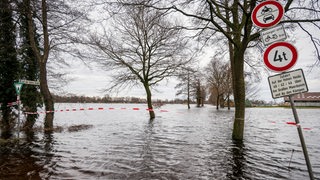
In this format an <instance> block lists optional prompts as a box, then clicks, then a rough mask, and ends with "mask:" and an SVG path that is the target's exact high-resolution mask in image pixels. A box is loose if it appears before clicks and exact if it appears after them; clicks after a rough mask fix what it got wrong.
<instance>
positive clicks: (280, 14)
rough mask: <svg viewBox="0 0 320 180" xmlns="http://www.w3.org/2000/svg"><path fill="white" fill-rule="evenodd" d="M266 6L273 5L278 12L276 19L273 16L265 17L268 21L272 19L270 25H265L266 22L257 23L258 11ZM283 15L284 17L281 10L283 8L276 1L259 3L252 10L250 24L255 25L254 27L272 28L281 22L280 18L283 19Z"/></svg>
mask: <svg viewBox="0 0 320 180" xmlns="http://www.w3.org/2000/svg"><path fill="white" fill-rule="evenodd" d="M267 5H274V6H276V8H277V9H278V11H279V14H278V16H277V17H274V16H272V15H271V17H270V16H269V17H268V16H266V18H268V19H269V18H270V19H272V20H273V21H271V22H270V23H266V22H264V23H263V22H261V21H259V19H258V15H257V14H258V11H259V10H260V9H261V8H265V7H266V6H267ZM283 15H284V9H283V6H282V5H281V4H280V3H279V2H277V1H265V2H262V3H260V4H258V5H257V6H256V7H255V8H254V9H253V11H252V14H251V19H252V22H253V23H254V24H255V25H256V26H258V27H260V28H268V27H271V26H274V25H276V24H278V23H279V22H280V21H281V19H282V17H283Z"/></svg>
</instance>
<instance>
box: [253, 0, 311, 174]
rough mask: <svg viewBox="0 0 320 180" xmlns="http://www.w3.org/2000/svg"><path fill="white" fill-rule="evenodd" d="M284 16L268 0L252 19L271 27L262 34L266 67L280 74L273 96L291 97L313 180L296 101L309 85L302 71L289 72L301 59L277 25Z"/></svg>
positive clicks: (272, 79) (277, 5) (276, 4)
mask: <svg viewBox="0 0 320 180" xmlns="http://www.w3.org/2000/svg"><path fill="white" fill-rule="evenodd" d="M283 16H284V8H283V6H282V5H281V3H279V2H278V1H272V0H268V1H264V2H262V3H260V4H258V5H257V6H256V7H255V8H254V9H253V11H252V14H251V20H252V22H253V24H254V25H255V26H257V27H259V28H269V29H267V30H264V31H262V32H261V33H260V36H261V39H262V42H263V44H264V45H265V46H268V45H270V44H271V45H270V46H269V47H267V49H266V51H265V52H264V55H263V61H264V63H265V65H266V66H267V67H268V68H269V69H270V70H271V71H275V72H280V73H281V74H277V75H274V76H270V77H269V78H268V81H269V86H270V90H271V94H272V97H273V98H274V99H276V98H280V97H285V96H288V97H289V99H290V104H291V108H292V112H293V116H294V119H295V121H296V126H297V130H298V134H299V138H300V142H301V146H302V150H303V154H304V157H305V160H306V164H307V167H308V173H309V177H310V179H312V180H313V179H314V176H313V172H312V167H311V163H310V159H309V156H308V151H307V147H306V144H305V141H304V137H303V134H302V130H301V125H300V121H299V117H298V113H297V110H296V108H295V105H294V101H293V99H292V95H294V94H298V93H303V92H308V86H307V83H306V80H305V77H304V74H303V71H302V69H297V70H294V71H290V72H285V71H287V70H289V69H290V68H292V67H293V66H294V65H295V63H296V62H297V59H298V52H297V50H296V48H295V47H294V46H293V45H292V44H290V43H287V42H279V41H284V40H285V39H286V38H287V36H286V33H285V31H284V28H283V26H276V27H274V28H271V27H273V26H275V25H277V24H278V23H279V22H280V21H281V19H282V17H283Z"/></svg>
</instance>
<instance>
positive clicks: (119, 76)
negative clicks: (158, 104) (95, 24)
mask: <svg viewBox="0 0 320 180" xmlns="http://www.w3.org/2000/svg"><path fill="white" fill-rule="evenodd" d="M128 2H132V1H128ZM135 2H136V3H137V4H141V5H140V6H139V5H138V6H130V5H129V6H126V5H124V3H122V4H120V5H123V6H121V8H120V9H121V10H123V12H122V11H119V12H116V13H114V16H113V20H114V25H113V29H110V30H109V31H108V30H106V29H104V31H103V33H102V34H98V33H97V34H95V35H91V36H90V37H89V41H87V42H86V44H87V45H89V46H90V47H91V49H90V51H92V54H95V55H99V57H98V58H99V60H98V61H99V63H100V64H102V65H103V66H104V67H105V68H106V69H110V70H111V69H112V70H114V71H115V73H114V74H113V80H112V83H113V84H112V85H111V87H110V88H109V89H108V90H120V89H122V88H125V87H128V86H134V85H142V86H143V88H144V90H145V92H146V96H147V105H148V109H150V111H149V114H150V119H153V118H155V113H154V111H153V105H152V92H151V88H152V87H155V86H156V85H157V84H158V83H159V82H161V81H162V80H164V79H166V78H168V77H172V76H175V72H176V71H177V70H178V69H179V68H180V67H183V66H185V65H186V64H187V63H189V62H190V61H191V60H190V59H191V58H190V56H189V55H187V54H186V52H187V50H188V41H187V40H186V39H185V38H184V36H183V32H182V31H181V30H179V29H176V28H174V27H175V26H176V25H175V24H173V23H172V22H173V20H174V19H173V17H171V16H169V15H170V14H168V13H167V12H160V11H158V10H155V9H151V8H147V7H146V6H143V4H144V3H148V1H147V0H141V1H135ZM108 8H109V7H108ZM109 9H110V8H109ZM102 28H103V27H102ZM93 56H94V55H93Z"/></svg>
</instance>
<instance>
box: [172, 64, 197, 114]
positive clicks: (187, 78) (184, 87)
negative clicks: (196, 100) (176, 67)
mask: <svg viewBox="0 0 320 180" xmlns="http://www.w3.org/2000/svg"><path fill="white" fill-rule="evenodd" d="M195 74H196V73H195V70H193V69H191V68H182V70H181V72H179V73H178V75H177V78H178V80H179V83H178V84H177V85H176V86H175V89H177V93H176V96H179V95H186V96H187V106H188V109H190V102H191V101H190V96H191V91H193V90H192V89H191V83H192V82H193V81H194V79H195Z"/></svg>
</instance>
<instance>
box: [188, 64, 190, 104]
mask: <svg viewBox="0 0 320 180" xmlns="http://www.w3.org/2000/svg"><path fill="white" fill-rule="evenodd" d="M187 91H188V92H187V93H188V99H187V103H188V109H190V72H189V70H188V85H187Z"/></svg>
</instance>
